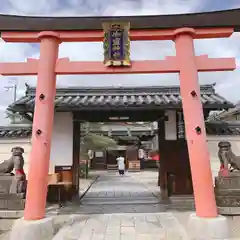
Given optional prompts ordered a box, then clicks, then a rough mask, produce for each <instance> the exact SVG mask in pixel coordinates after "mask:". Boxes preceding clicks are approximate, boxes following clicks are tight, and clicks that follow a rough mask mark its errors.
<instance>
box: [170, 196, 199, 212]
mask: <svg viewBox="0 0 240 240" xmlns="http://www.w3.org/2000/svg"><path fill="white" fill-rule="evenodd" d="M169 201H170V202H169V204H166V208H167V209H172V210H185V211H186V210H190V211H192V210H195V203H194V198H193V196H184V195H182V196H172V197H170V198H169Z"/></svg>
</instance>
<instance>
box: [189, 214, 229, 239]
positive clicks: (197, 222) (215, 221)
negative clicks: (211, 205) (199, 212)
mask: <svg viewBox="0 0 240 240" xmlns="http://www.w3.org/2000/svg"><path fill="white" fill-rule="evenodd" d="M187 230H188V231H187V232H188V235H189V239H190V240H210V239H218V240H225V239H228V238H229V230H228V222H227V218H226V217H224V216H218V217H216V218H201V217H198V216H196V214H195V213H194V214H191V215H190V217H189V221H188V229H187Z"/></svg>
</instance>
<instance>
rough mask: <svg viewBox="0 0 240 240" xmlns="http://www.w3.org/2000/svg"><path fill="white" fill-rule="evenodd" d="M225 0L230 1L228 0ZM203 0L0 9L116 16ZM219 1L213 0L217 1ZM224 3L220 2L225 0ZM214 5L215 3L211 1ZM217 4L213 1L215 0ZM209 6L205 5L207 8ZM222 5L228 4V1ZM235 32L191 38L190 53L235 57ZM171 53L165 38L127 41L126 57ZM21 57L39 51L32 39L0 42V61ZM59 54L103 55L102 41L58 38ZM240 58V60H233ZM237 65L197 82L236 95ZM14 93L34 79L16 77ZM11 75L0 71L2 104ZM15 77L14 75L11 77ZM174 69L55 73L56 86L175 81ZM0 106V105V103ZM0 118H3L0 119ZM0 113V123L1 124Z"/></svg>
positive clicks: (12, 3)
mask: <svg viewBox="0 0 240 240" xmlns="http://www.w3.org/2000/svg"><path fill="white" fill-rule="evenodd" d="M229 2H230V1H229ZM207 3H208V1H206V0H191V1H190V0H151V1H149V0H125V1H119V0H104V1H102V0H68V1H67V0H51V1H47V0H38V1H32V0H8V4H5V5H2V6H0V12H2V13H7V14H19V15H42V16H46V15H48V16H49V15H51V16H84V15H87V16H100V15H102V16H110V15H114V16H118V15H153V14H176V13H190V12H199V11H201V10H202V9H204V10H207V9H206V6H207ZM218 4H219V3H218ZM225 5H226V3H225ZM216 7H217V6H216ZM218 7H219V6H218ZM212 8H213V6H212V5H211V9H212ZM228 8H231V5H230V3H229V5H228ZM239 37H240V36H239V34H234V36H232V37H231V38H229V39H213V40H196V41H195V47H196V54H197V55H200V54H209V56H210V57H236V58H237V59H240V44H239V42H240V41H239ZM173 55H175V49H174V43H173V42H171V41H152V42H147V41H144V42H132V43H131V59H133V60H145V59H155V60H157V59H164V57H166V56H173ZM27 57H35V58H38V57H39V46H38V45H36V44H35V45H34V44H16V43H14V44H9V43H7V44H6V43H3V42H0V61H1V62H3V61H4V62H10V61H11V62H14V61H24V60H25V59H26V58H27ZM60 57H70V59H71V60H89V61H91V60H99V61H101V60H103V48H102V43H63V44H61V46H60ZM238 63H240V61H238ZM239 76H240V72H239V70H236V71H234V72H218V73H200V74H199V80H200V83H202V84H205V83H213V82H216V83H217V87H216V89H217V91H218V92H219V93H220V94H221V95H223V96H225V97H226V98H228V99H229V100H231V101H234V102H235V101H237V100H239V94H238V89H239V87H240V86H239V85H240V82H239V83H238V79H239ZM16 79H17V82H18V86H19V88H18V89H19V90H18V96H20V95H22V94H24V90H25V86H24V83H25V82H28V83H29V84H31V85H35V84H36V77H35V76H33V77H17V78H16ZM9 80H11V78H9V77H1V82H0V94H1V95H2V96H3V98H2V101H1V106H2V107H3V106H7V105H8V104H9V103H11V101H12V99H13V92H12V91H9V92H8V93H6V91H5V90H4V88H3V86H6V85H9V84H10V85H11V84H12V83H9ZM14 81H15V80H14ZM178 83H179V79H178V75H177V74H153V75H147V74H143V75H127V74H125V75H92V76H86V75H84V76H81V75H80V76H59V77H58V80H57V84H58V86H66V85H75V86H96V85H98V86H103V85H108V86H110V85H122V86H126V85H173V84H178ZM0 111H1V109H0ZM2 122H3V121H2ZM2 122H1V119H0V125H1V124H2Z"/></svg>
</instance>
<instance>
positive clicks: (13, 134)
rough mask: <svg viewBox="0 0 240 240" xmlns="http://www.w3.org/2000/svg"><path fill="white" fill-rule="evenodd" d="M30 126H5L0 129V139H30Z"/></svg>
mask: <svg viewBox="0 0 240 240" xmlns="http://www.w3.org/2000/svg"><path fill="white" fill-rule="evenodd" d="M31 134H32V127H31V126H5V127H0V139H1V138H24V137H31Z"/></svg>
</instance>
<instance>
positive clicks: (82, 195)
mask: <svg viewBox="0 0 240 240" xmlns="http://www.w3.org/2000/svg"><path fill="white" fill-rule="evenodd" d="M99 177H100V176H99V175H98V176H96V178H95V179H94V180H93V181H92V182H91V183H90V184H89V186H88V187H87V189H86V190H85V191H84V192H83V193H82V194H81V196H80V197H79V199H80V200H81V199H82V198H83V197H84V196H85V195H86V194H87V192H88V191H89V189H90V188H91V187H92V185H93V184H94V183H95V182H96V181H97V180H98V178H99ZM80 184H81V183H80Z"/></svg>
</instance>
